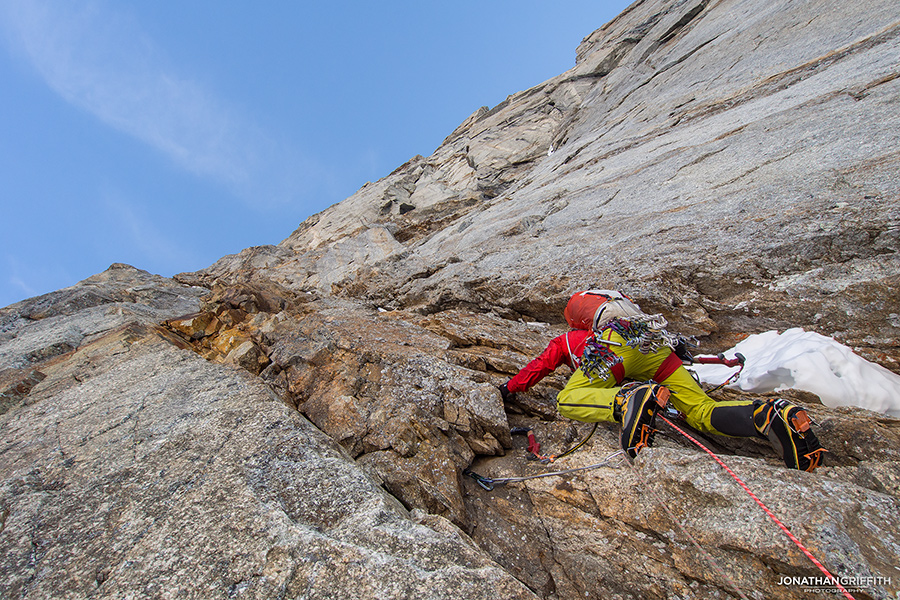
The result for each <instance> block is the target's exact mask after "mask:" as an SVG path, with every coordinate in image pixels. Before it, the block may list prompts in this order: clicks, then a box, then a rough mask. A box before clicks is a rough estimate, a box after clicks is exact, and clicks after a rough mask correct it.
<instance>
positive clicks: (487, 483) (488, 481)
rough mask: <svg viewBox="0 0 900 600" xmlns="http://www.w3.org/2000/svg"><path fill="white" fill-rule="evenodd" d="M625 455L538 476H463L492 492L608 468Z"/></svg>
mask: <svg viewBox="0 0 900 600" xmlns="http://www.w3.org/2000/svg"><path fill="white" fill-rule="evenodd" d="M624 454H625V453H624V452H623V451H622V450H619V451H618V452H613V453H612V454H610V455H609V456H607V457H606V458H604V459H603V460H602V461H600V462H598V463H595V464H593V465H587V466H584V467H576V468H574V469H565V470H563V471H553V472H550V473H539V474H537V475H527V476H525V477H503V478H499V479H494V478H491V477H485V476H483V475H479V474H478V473H476V472H475V471H472V470H471V469H466V470H464V471H463V475H466V476H467V477H471V478H472V479H474V480H475V481H476V482H477V483H478V485H480V486H481V487H482V488H484V489H485V490H487V491H489V492H491V491H493V490H494V487H496V486H498V485H505V484H507V483H519V482H521V481H528V480H530V479H540V478H542V477H554V476H558V475H567V474H569V473H576V472H578V471H588V470H590V469H598V468H600V467H605V466H608V465H609V464H610V462H612V461H613V459H615V458H616V457H620V456H622V455H624Z"/></svg>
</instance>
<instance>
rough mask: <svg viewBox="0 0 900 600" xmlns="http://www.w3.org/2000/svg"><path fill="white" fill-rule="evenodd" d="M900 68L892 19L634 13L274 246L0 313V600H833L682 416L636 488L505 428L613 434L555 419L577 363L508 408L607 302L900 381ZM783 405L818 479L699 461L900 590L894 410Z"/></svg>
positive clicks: (679, 10)
mask: <svg viewBox="0 0 900 600" xmlns="http://www.w3.org/2000/svg"><path fill="white" fill-rule="evenodd" d="M898 55H900V10H898V8H897V6H896V3H894V2H887V1H882V0H877V1H876V2H873V3H866V4H865V5H860V6H850V5H847V4H846V3H843V4H837V3H829V2H817V3H797V2H762V1H757V0H750V1H744V2H718V3H715V2H708V1H706V0H695V1H690V2H684V1H671V2H669V1H663V0H652V1H641V2H636V3H635V4H633V5H632V6H630V7H629V8H628V9H627V10H626V11H625V12H624V13H623V14H622V15H620V16H619V17H618V18H616V19H615V20H613V21H612V22H610V23H609V24H607V25H606V26H604V27H603V28H601V29H599V30H597V31H595V32H594V33H593V34H591V35H590V36H588V37H587V38H586V39H585V40H584V42H583V43H582V44H581V46H580V47H579V48H578V50H577V62H576V65H575V67H574V68H573V69H571V70H570V71H568V72H566V73H563V74H561V75H560V76H559V77H556V78H554V79H551V80H549V81H547V82H545V83H544V84H541V85H539V86H537V87H535V88H532V89H530V90H527V91H524V92H520V93H517V94H514V95H512V96H510V97H509V98H508V99H507V100H506V101H505V102H503V103H501V104H500V105H499V106H497V107H494V108H493V109H487V108H483V109H480V110H478V111H476V112H475V113H474V114H473V115H472V116H471V117H469V118H468V119H467V120H466V121H465V122H463V123H462V124H461V125H460V126H459V127H458V128H457V129H456V130H455V131H453V132H452V133H451V134H450V135H449V136H448V137H447V139H446V140H445V141H444V143H443V144H442V145H441V147H440V148H438V149H437V150H436V151H435V153H434V154H433V155H431V156H429V157H427V158H425V157H420V156H419V157H415V158H413V159H412V160H410V161H409V162H408V163H407V164H405V165H402V166H401V167H399V168H398V169H397V170H396V171H394V172H393V173H391V174H390V175H388V176H387V177H385V178H384V179H382V180H380V181H377V182H374V183H370V184H367V185H366V186H364V187H363V188H362V189H361V190H359V192H357V193H356V194H355V195H353V196H351V197H350V198H348V199H347V200H345V201H344V202H341V203H339V204H337V205H335V206H334V207H332V208H329V209H328V210H326V211H323V212H322V213H320V214H318V215H315V216H313V217H311V218H310V219H308V220H307V221H306V222H305V223H303V224H302V225H301V226H300V227H299V228H298V229H297V230H296V231H295V232H294V233H293V234H292V235H291V236H290V237H289V238H287V239H286V240H284V241H283V242H281V243H280V244H278V245H273V246H263V247H257V248H250V249H247V250H245V251H243V252H241V253H240V254H238V255H234V256H228V257H224V258H223V259H221V260H220V261H219V262H217V263H216V264H215V265H212V266H211V267H209V268H208V269H205V270H203V271H200V272H197V273H185V274H181V275H178V276H176V277H175V278H174V279H166V278H162V277H157V276H153V275H150V274H148V273H145V272H143V271H139V270H137V269H134V268H132V267H128V266H125V265H113V267H111V268H110V269H109V270H108V271H106V272H104V273H101V274H99V275H97V276H94V277H92V278H90V279H88V280H86V281H84V282H82V283H80V284H78V285H76V286H74V287H72V288H69V289H66V290H60V291H59V292H55V293H53V294H49V295H47V296H43V297H40V298H35V299H31V300H27V301H25V302H22V303H19V304H16V305H13V306H10V307H7V308H5V309H2V310H0V432H2V438H0V439H2V442H0V443H2V446H0V549H2V552H0V556H2V558H0V564H2V570H0V572H2V575H0V596H2V597H4V598H7V597H9V598H30V597H54V598H55V597H73V598H86V597H100V598H107V597H108V598H120V597H150V598H168V597H193V598H210V597H234V598H240V597H251V598H256V597H258V598H270V597H286V598H339V597H340V598H346V597H359V598H413V597H415V598H420V597H421V598H488V597H490V598H497V597H499V598H520V597H521V598H535V597H536V598H545V599H570V598H589V599H591V598H596V599H599V598H673V599H674V598H682V599H684V598H698V599H699V598H725V597H739V596H740V595H741V594H743V595H744V596H746V597H750V598H798V597H833V594H829V593H828V592H825V591H821V590H820V589H819V588H823V589H824V588H827V587H830V586H818V585H815V583H813V584H809V585H807V584H805V583H798V581H802V578H803V577H807V578H814V577H818V576H821V572H820V571H819V570H818V569H817V568H816V567H815V566H814V565H813V563H812V562H811V561H810V560H809V558H807V556H805V555H804V554H803V553H802V552H801V551H800V549H799V548H798V547H797V546H796V545H795V544H794V543H793V542H791V541H790V540H789V539H788V537H787V536H786V535H785V534H784V532H783V531H782V530H781V529H780V528H779V527H778V526H777V525H776V524H775V523H774V522H773V521H772V520H771V519H770V518H769V517H768V516H767V515H766V513H765V512H763V510H762V509H761V508H760V507H759V506H758V505H757V504H756V502H755V501H754V500H753V499H752V498H751V497H750V496H749V495H747V493H746V492H745V491H744V490H743V489H742V488H741V487H740V486H739V485H738V484H737V482H735V480H734V479H733V478H732V477H731V475H729V474H728V473H727V472H726V471H725V470H724V469H722V468H721V467H720V466H719V465H718V464H716V462H715V461H713V460H712V458H710V457H709V455H708V454H707V453H706V452H704V451H703V450H701V449H699V448H698V447H697V446H696V445H694V444H693V443H692V442H690V441H688V440H687V439H686V438H685V437H683V436H682V435H681V434H679V433H678V432H677V431H675V430H674V429H672V428H671V427H667V426H665V425H663V426H662V427H661V429H662V432H661V434H660V436H659V437H658V439H657V443H656V445H655V446H654V447H653V448H651V449H648V450H646V451H644V452H642V453H641V454H640V455H639V457H638V459H637V460H636V461H635V463H634V465H629V464H628V463H625V462H623V461H622V460H621V459H620V458H618V457H615V456H613V455H614V454H615V452H616V450H617V449H618V446H617V444H618V442H617V431H615V430H614V428H612V427H609V426H606V425H604V424H601V425H600V426H599V427H598V429H597V432H596V433H595V434H594V435H593V436H592V437H591V438H590V439H589V441H588V442H587V443H585V444H584V446H583V447H582V448H581V449H580V450H578V451H577V452H575V453H573V454H572V455H570V456H568V457H566V458H563V459H561V460H559V461H558V462H556V463H553V464H551V465H545V464H541V463H538V462H535V461H527V460H525V456H526V454H527V452H526V439H525V437H524V436H521V435H515V434H511V430H512V428H514V427H530V428H532V430H533V431H534V433H535V434H536V435H537V438H538V439H539V440H540V441H541V443H542V444H543V446H544V448H545V449H546V450H547V451H548V452H558V451H559V450H562V449H564V448H566V447H568V446H569V445H571V444H572V443H574V442H577V441H578V440H580V439H582V438H583V437H584V436H585V435H587V433H588V432H589V431H590V428H589V427H588V426H587V425H584V424H579V423H575V422H571V421H566V420H564V419H561V418H560V417H558V415H557V414H556V411H555V395H556V392H557V391H558V390H559V389H560V388H561V387H562V386H563V385H564V383H565V378H566V376H567V374H568V373H567V372H566V373H564V372H562V371H563V369H561V370H560V372H557V373H555V374H553V375H551V376H550V377H548V378H547V379H545V380H544V381H543V382H542V383H541V384H540V385H538V386H537V387H536V388H534V389H533V390H532V391H531V392H530V393H528V394H519V395H518V396H517V397H516V398H515V399H514V400H510V401H508V402H507V403H505V404H504V402H503V401H502V400H501V398H500V396H499V393H498V392H497V389H496V386H497V385H499V384H501V383H503V382H504V381H506V379H507V378H508V377H509V376H511V375H512V374H514V373H515V372H516V371H517V370H518V369H519V368H521V367H522V366H524V365H525V364H526V363H527V361H528V360H530V359H531V358H532V357H534V356H536V355H537V354H538V353H539V352H541V351H542V350H543V348H544V347H545V345H546V343H547V342H548V341H549V340H550V338H551V337H553V336H554V335H557V334H559V333H561V332H562V331H563V329H562V327H563V324H562V308H563V306H564V304H565V301H566V300H567V299H568V297H569V295H570V294H571V293H572V292H574V291H576V290H578V289H582V288H584V287H593V286H599V287H605V288H619V289H623V290H624V291H627V292H629V293H630V294H631V295H632V296H633V297H635V299H636V300H637V301H638V303H639V304H641V306H642V307H644V308H645V310H647V311H649V312H662V313H663V314H664V315H665V316H666V317H667V318H668V319H669V320H670V322H671V323H672V324H673V327H672V328H673V329H675V330H678V331H680V332H682V333H685V334H690V335H695V336H698V337H699V338H700V340H701V342H702V344H703V345H702V350H703V351H704V352H717V351H720V350H724V349H726V348H728V347H730V346H731V345H733V343H734V342H735V341H736V340H737V339H739V338H740V337H741V336H743V335H746V334H748V333H755V332H759V331H763V330H767V329H772V328H784V327H787V326H792V327H793V326H800V327H804V328H806V329H809V330H815V331H818V332H820V333H823V334H826V335H832V336H834V337H836V338H837V339H839V340H840V341H842V342H843V343H845V344H848V345H850V346H852V347H854V349H855V350H856V351H857V352H858V353H860V354H861V355H863V356H864V357H866V358H869V359H870V360H875V361H877V362H879V363H880V364H882V365H884V366H885V367H887V368H889V369H893V370H895V371H900V366H898V362H897V361H898V359H900V349H898V348H900V343H898V334H900V316H898V315H900V301H898V298H900V294H898V284H900V268H898V267H900V263H898V245H900V242H898V232H900V228H898V225H900V224H898V220H900V211H898V203H900V184H898V178H897V176H896V172H897V167H898V154H897V151H896V148H897V147H898V142H900V133H898V132H900V116H898V115H900V113H898V111H897V110H896V107H897V100H898V98H900V66H898V64H900V63H898V61H897V56H898ZM786 394H787V395H788V396H790V397H792V398H794V400H795V401H798V402H801V403H803V404H805V405H807V406H808V407H809V412H810V414H811V416H812V417H813V418H814V419H815V421H816V431H817V433H818V434H819V438H820V439H821V441H822V442H823V445H824V446H826V447H827V448H828V449H829V450H830V452H829V454H828V455H827V457H826V459H825V466H824V467H821V468H819V469H818V470H816V472H815V473H798V472H793V471H787V470H785V469H784V467H783V466H782V465H781V464H780V460H778V459H777V457H776V456H775V454H774V452H773V451H772V450H771V448H769V447H768V445H766V444H763V443H762V442H757V441H755V440H734V439H727V438H716V439H707V438H702V439H701V440H700V441H701V442H702V443H703V444H706V445H707V446H708V447H709V448H711V449H712V450H713V451H714V452H716V453H717V454H719V455H721V456H722V457H723V458H724V460H725V462H726V464H727V465H728V466H729V467H730V468H731V469H732V470H733V472H734V473H735V474H736V475H737V476H738V477H739V478H740V479H742V480H743V481H745V482H746V484H747V486H748V487H749V488H750V489H751V490H752V491H753V492H754V493H755V494H756V495H757V496H758V498H759V499H760V501H761V502H763V503H764V504H765V505H766V506H767V507H768V508H770V509H771V511H772V513H773V514H774V515H776V516H777V518H779V519H780V520H781V521H782V522H783V523H784V525H785V527H786V528H787V529H789V530H790V531H791V532H792V533H793V534H794V535H795V536H796V537H797V538H799V540H801V542H802V543H803V544H804V545H805V546H806V547H807V548H808V549H809V551H810V552H811V553H812V554H813V555H814V556H815V557H816V558H817V559H818V560H819V561H821V562H822V564H823V565H824V566H825V567H826V568H827V569H828V570H829V571H830V572H831V573H833V574H834V575H836V576H840V577H845V578H851V579H849V580H846V581H849V583H846V581H845V583H846V586H847V587H848V588H853V589H852V590H851V591H852V593H853V595H854V596H855V597H857V598H893V597H896V595H897V594H898V592H900V568H898V565H900V533H898V532H900V522H898V521H900V517H898V515H900V510H898V509H900V467H898V465H900V421H898V420H896V419H890V418H887V417H884V416H880V415H877V414H873V413H868V412H866V411H864V410H861V409H852V408H844V409H829V408H826V407H824V406H822V405H821V404H820V403H818V400H817V398H815V397H814V396H811V395H810V394H805V393H802V392H786ZM732 397H734V393H733V392H719V393H718V394H717V398H721V399H729V398H732ZM597 465H601V466H597ZM581 467H593V468H590V469H585V470H577V471H569V470H571V469H578V468H581ZM467 468H469V469H471V470H472V471H474V472H476V473H479V474H481V475H483V476H486V477H489V478H493V479H501V478H509V477H513V478H517V477H522V476H530V475H547V474H548V473H550V472H554V471H569V472H567V473H565V474H562V475H552V476H546V477H539V478H534V479H528V480H526V481H520V482H512V483H508V484H507V485H497V486H496V487H495V489H493V490H491V491H489V490H487V489H484V488H483V487H482V486H480V485H479V483H478V482H477V481H476V480H475V479H473V478H470V477H466V476H465V475H463V471H464V470H465V469H467ZM488 487H489V486H488ZM791 578H793V579H791ZM853 578H856V579H853ZM857 583H858V585H855V584H857ZM817 590H819V591H817Z"/></svg>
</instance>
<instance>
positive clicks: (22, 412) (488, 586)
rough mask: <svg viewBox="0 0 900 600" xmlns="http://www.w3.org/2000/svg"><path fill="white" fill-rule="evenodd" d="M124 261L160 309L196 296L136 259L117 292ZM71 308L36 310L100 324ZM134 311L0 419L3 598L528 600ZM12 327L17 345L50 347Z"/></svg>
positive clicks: (88, 312) (299, 423)
mask: <svg viewBox="0 0 900 600" xmlns="http://www.w3.org/2000/svg"><path fill="white" fill-rule="evenodd" d="M123 271H127V272H128V273H129V274H131V275H132V276H133V277H134V278H135V280H134V281H133V282H131V283H133V284H136V285H138V286H141V287H142V288H143V289H144V291H145V292H146V293H147V295H148V296H149V297H152V299H153V300H159V301H160V303H161V304H164V303H166V302H169V301H170V300H171V299H172V297H173V296H174V294H177V293H179V292H180V293H181V294H182V295H181V296H180V297H179V301H180V302H190V301H191V300H192V299H193V296H194V295H195V293H196V292H195V290H191V289H189V288H184V287H181V286H177V285H173V284H171V282H169V284H168V285H166V286H162V285H160V283H159V282H158V278H153V279H154V280H153V281H152V282H151V283H149V285H146V287H145V281H146V279H147V277H146V274H142V273H140V272H137V271H136V270H133V269H132V270H126V269H122V268H118V269H115V270H114V271H113V272H112V273H113V274H114V275H115V279H116V280H117V282H118V283H119V284H120V285H121V284H122V283H123V276H122V272H123ZM91 287H92V284H91V283H87V282H86V283H84V284H81V285H79V286H76V287H75V288H72V289H71V290H70V292H72V294H73V295H74V296H75V297H78V298H82V297H85V296H86V295H90V296H91V297H97V296H95V295H93V294H82V293H80V292H85V291H86V289H90V288H91ZM129 287H131V286H129ZM151 289H152V291H151ZM107 291H109V290H107ZM120 291H124V289H122V290H120ZM111 296H115V294H110V295H109V296H107V297H111ZM47 300H50V299H42V300H39V301H38V302H37V303H30V304H26V305H25V306H20V307H19V308H18V311H17V312H14V313H13V314H18V315H20V319H18V321H21V320H23V319H24V317H23V315H25V314H29V315H33V314H35V312H34V310H33V309H35V308H37V307H38V305H40V304H41V303H42V302H46V301H47ZM145 301H146V300H145ZM85 304H90V303H85ZM174 305H175V306H180V304H179V303H178V302H176V303H174ZM71 307H72V304H71V303H67V305H66V310H67V312H68V314H67V315H62V314H59V315H57V314H52V311H50V312H45V313H43V314H45V315H47V316H46V318H47V319H57V320H58V321H59V322H60V323H65V324H66V325H67V327H66V328H65V331H75V330H79V331H81V332H83V333H84V332H85V331H86V329H87V328H96V327H97V325H96V322H97V321H96V315H95V314H94V313H95V311H93V310H92V309H93V308H94V307H85V308H82V309H81V310H76V309H73V308H71ZM115 312H118V311H115ZM136 312H142V311H136ZM7 315H9V313H7ZM118 316H119V315H112V317H118ZM112 317H111V318H110V324H111V322H113V321H115V318H112ZM144 321H145V319H143V318H136V319H133V320H131V321H129V322H128V323H126V324H124V325H121V326H118V327H115V328H112V329H106V330H104V331H103V332H102V333H98V334H96V335H95V336H94V337H93V339H91V340H90V341H86V342H82V343H80V344H78V347H77V349H74V350H71V351H69V352H68V353H66V354H64V355H60V356H57V357H55V358H51V359H46V360H44V361H41V362H37V363H36V367H37V368H39V369H40V371H41V373H42V374H43V378H42V379H41V381H40V382H38V383H36V384H35V385H33V387H32V388H31V389H30V392H29V393H28V394H27V396H26V399H25V404H26V405H25V406H19V407H16V408H14V409H12V410H9V411H7V412H6V414H5V415H4V416H3V418H2V421H0V432H2V440H3V446H2V448H0V473H2V474H3V480H2V482H0V517H2V518H0V547H2V548H3V552H2V557H3V558H2V559H0V564H2V569H0V570H2V573H3V577H2V579H0V595H2V597H4V598H89V597H90V598H125V597H148V598H174V597H179V598H181V597H185V598H216V597H219V598H225V597H241V598H275V597H292V598H299V597H303V598H347V597H354V598H371V599H381V598H493V597H495V596H496V594H498V593H499V594H501V595H502V596H503V597H510V598H532V597H534V596H533V595H532V594H531V592H529V591H528V589H527V588H526V587H525V586H523V585H522V584H521V583H519V582H518V581H516V580H515V579H513V578H512V577H511V576H510V575H509V574H507V573H506V572H505V571H503V570H502V569H501V568H499V567H498V566H497V565H496V564H495V563H494V562H493V561H492V560H491V559H490V558H489V557H488V556H487V555H486V554H485V553H484V552H483V551H481V550H479V549H478V548H477V547H476V546H475V545H474V544H473V543H472V542H471V540H468V539H467V538H466V537H465V536H463V535H462V534H461V532H459V531H458V530H457V529H455V528H454V527H453V526H452V525H450V524H449V523H448V522H446V521H445V520H443V519H442V518H441V517H438V516H429V515H426V514H425V513H421V512H419V513H417V514H415V515H410V514H409V513H408V511H407V510H406V509H405V508H403V507H402V506H401V505H400V503H399V502H397V500H396V499H394V498H393V497H391V496H389V495H388V494H386V493H385V492H384V491H383V490H382V489H381V488H380V487H379V485H378V483H377V482H376V481H375V480H373V479H372V478H371V477H369V476H368V475H367V474H366V472H365V470H363V469H361V468H360V467H359V465H357V464H355V463H354V461H353V460H352V459H351V458H350V457H349V456H348V455H347V454H346V453H345V452H344V450H343V449H342V448H341V447H340V446H338V445H337V444H335V443H334V442H333V441H332V440H331V439H329V438H328V437H327V436H325V435H324V434H323V433H322V432H321V431H320V430H318V429H316V428H315V427H314V426H313V425H312V424H311V423H309V421H307V420H306V419H305V418H304V417H303V416H302V415H300V414H299V413H298V412H297V411H296V410H294V409H292V408H290V407H288V406H286V405H285V404H284V402H282V401H281V399H279V398H278V397H277V396H276V395H275V394H274V393H273V392H272V390H271V388H269V387H268V386H266V385H265V383H264V382H263V381H261V380H260V379H259V378H257V377H255V376H253V375H252V374H251V373H249V372H247V371H246V370H244V369H241V368H238V367H234V366H226V365H217V364H214V363H212V362H209V361H206V360H204V359H203V358H201V357H200V356H198V355H197V353H195V352H194V351H192V350H190V349H188V345H187V344H186V343H184V342H183V341H182V340H181V338H179V337H177V336H176V335H174V334H173V333H172V332H170V331H169V330H167V329H164V328H163V327H161V326H159V325H156V324H153V323H147V322H144ZM38 324H41V321H38ZM32 327H33V326H32ZM16 333H21V335H20V336H17V337H16V338H14V339H19V337H21V338H22V340H21V342H20V345H19V346H18V348H20V349H26V347H25V344H27V343H29V340H35V339H40V340H41V341H40V344H43V343H45V338H38V336H30V335H29V333H30V332H29V326H28V325H25V326H22V327H21V328H17V327H8V328H7V334H10V335H15V334H16ZM31 343H33V342H31Z"/></svg>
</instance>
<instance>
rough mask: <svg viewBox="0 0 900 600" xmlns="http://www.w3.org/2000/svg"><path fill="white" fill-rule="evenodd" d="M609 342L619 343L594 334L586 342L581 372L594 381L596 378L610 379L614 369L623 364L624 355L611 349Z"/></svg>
mask: <svg viewBox="0 0 900 600" xmlns="http://www.w3.org/2000/svg"><path fill="white" fill-rule="evenodd" d="M609 344H612V345H618V344H617V343H616V342H610V341H608V340H604V339H600V338H599V337H598V336H597V335H592V336H591V337H589V338H588V339H587V341H586V342H585V344H584V352H583V353H582V355H581V372H582V373H584V374H585V375H587V376H588V379H590V380H591V381H594V378H595V377H596V378H598V379H601V380H603V379H608V378H609V376H610V375H611V374H612V372H613V371H612V369H613V367H615V366H616V365H618V364H622V357H621V356H619V355H618V354H616V353H615V352H613V351H612V350H610V348H609Z"/></svg>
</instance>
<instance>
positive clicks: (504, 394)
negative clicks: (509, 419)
mask: <svg viewBox="0 0 900 600" xmlns="http://www.w3.org/2000/svg"><path fill="white" fill-rule="evenodd" d="M507 383H509V382H507ZM498 389H499V390H500V397H501V398H503V401H504V402H506V401H507V400H511V399H513V398H514V397H515V395H516V393H515V392H511V391H509V388H508V387H507V384H506V383H504V384H503V385H501V386H500V387H499V388H498Z"/></svg>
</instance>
